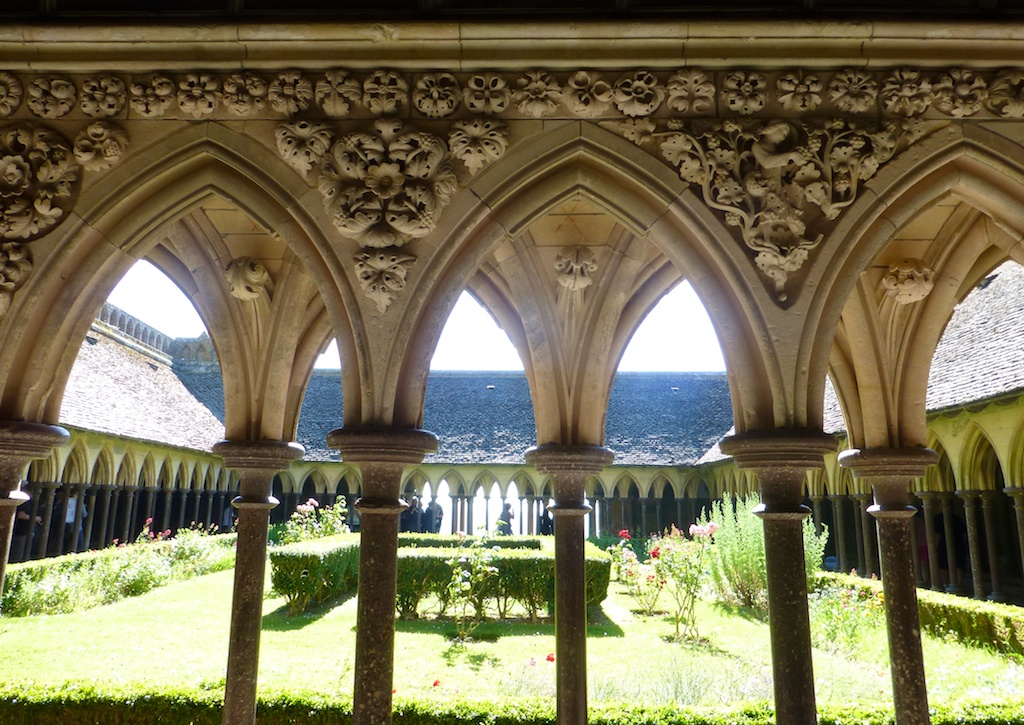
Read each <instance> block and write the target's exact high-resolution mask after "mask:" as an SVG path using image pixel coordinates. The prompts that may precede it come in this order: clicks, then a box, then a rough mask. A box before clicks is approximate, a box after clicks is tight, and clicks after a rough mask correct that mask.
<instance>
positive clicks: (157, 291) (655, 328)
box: [109, 262, 725, 372]
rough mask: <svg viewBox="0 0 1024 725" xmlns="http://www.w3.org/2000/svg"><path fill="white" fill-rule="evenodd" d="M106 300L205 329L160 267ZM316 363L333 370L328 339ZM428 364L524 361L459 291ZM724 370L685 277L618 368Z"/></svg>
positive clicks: (475, 366)
mask: <svg viewBox="0 0 1024 725" xmlns="http://www.w3.org/2000/svg"><path fill="white" fill-rule="evenodd" d="M109 300H110V303H111V304H113V305H115V306H117V307H120V308H121V309H122V310H124V311H125V312H127V313H128V314H130V315H134V316H135V317H137V318H139V319H140V320H142V321H143V322H145V323H146V324H148V325H151V326H153V327H155V328H156V329H158V330H160V331H161V332H163V333H164V334H166V335H170V336H171V337H198V336H199V335H200V334H202V332H203V330H204V329H205V328H204V326H203V323H202V320H200V319H199V315H198V314H197V313H196V311H195V308H194V307H192V303H191V302H190V301H189V300H188V298H187V297H185V295H184V294H183V293H182V292H181V290H180V289H178V287H177V286H176V285H175V284H174V283H173V282H171V280H170V279H168V278H167V277H166V276H165V275H164V274H163V273H162V272H160V271H159V270H157V269H156V267H154V266H152V265H151V264H149V263H148V262H138V263H136V265H135V266H134V267H132V268H131V270H130V271H129V272H128V274H126V275H125V276H124V279H122V280H121V282H120V283H118V285H117V287H115V288H114V291H113V292H111V294H110V298H109ZM317 367H318V368H338V367H340V361H339V359H338V348H337V346H336V345H335V344H334V342H333V341H332V342H331V345H330V347H329V348H328V350H327V352H325V353H324V355H322V356H321V358H320V360H319V361H318V362H317ZM430 369H431V370H522V369H523V363H522V361H521V360H520V359H519V356H518V355H517V354H516V351H515V348H513V347H512V343H511V342H509V339H508V337H507V336H506V335H505V333H504V332H502V330H501V329H500V328H499V327H498V326H497V324H496V323H495V322H494V319H493V318H492V317H491V316H490V315H489V314H487V312H486V311H485V310H484V309H483V308H482V307H481V306H480V305H479V304H477V302H476V300H474V299H473V298H472V297H471V296H470V295H468V294H466V293H465V292H464V293H462V296H461V297H459V300H458V302H457V303H456V304H455V309H454V310H452V314H451V316H450V317H449V318H448V322H447V324H446V325H445V328H444V330H443V331H442V333H441V339H440V340H439V341H438V344H437V349H436V350H435V351H434V357H433V359H432V360H431V361H430ZM720 370H725V362H724V361H723V359H722V351H721V348H720V347H719V345H718V338H717V337H716V336H715V332H714V328H712V326H711V320H710V319H708V316H707V312H705V310H704V307H703V305H701V303H700V301H699V300H698V299H697V295H696V294H695V293H694V292H693V288H692V287H690V285H689V284H688V283H686V282H684V283H683V284H681V285H679V286H678V287H677V288H676V289H674V290H673V291H672V292H670V293H669V294H667V295H665V297H664V298H663V299H662V300H661V302H660V303H659V304H658V306H657V307H655V308H654V309H653V310H652V311H651V313H650V314H649V315H648V316H647V319H645V320H644V321H643V323H642V324H641V325H640V328H639V329H638V330H637V331H636V334H634V335H633V339H632V340H631V341H630V343H629V346H628V347H627V348H626V352H625V354H624V355H623V356H622V361H621V363H620V364H619V371H620V372H622V371H665V372H675V371H720Z"/></svg>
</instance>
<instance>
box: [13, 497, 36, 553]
mask: <svg viewBox="0 0 1024 725" xmlns="http://www.w3.org/2000/svg"><path fill="white" fill-rule="evenodd" d="M23 491H24V492H25V493H27V494H28V495H29V496H30V497H31V499H32V503H31V505H30V506H29V512H28V518H29V521H31V522H32V526H31V527H30V528H29V530H28V536H26V537H25V543H24V545H23V546H22V548H21V551H19V552H18V554H19V559H18V561H28V560H29V559H31V558H32V551H33V548H32V547H33V546H35V540H36V536H38V535H39V534H40V533H41V532H40V531H39V528H40V527H39V526H36V519H37V518H38V516H39V498H40V493H41V492H42V488H41V487H40V486H39V484H38V483H33V482H26V483H25V487H24V489H23ZM15 511H17V507H15Z"/></svg>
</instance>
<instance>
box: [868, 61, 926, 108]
mask: <svg viewBox="0 0 1024 725" xmlns="http://www.w3.org/2000/svg"><path fill="white" fill-rule="evenodd" d="M879 100H880V101H881V103H882V108H883V109H884V110H886V111H888V112H889V113H892V114H895V115H897V116H920V115H921V114H922V113H924V112H925V111H927V110H928V106H930V105H931V103H932V84H931V82H930V81H929V80H928V79H927V78H925V77H924V76H922V75H921V73H920V72H919V71H916V70H913V69H911V68H900V69H899V70H895V71H893V72H892V73H891V74H890V75H889V77H888V78H886V79H885V82H884V83H882V93H881V95H880V96H879Z"/></svg>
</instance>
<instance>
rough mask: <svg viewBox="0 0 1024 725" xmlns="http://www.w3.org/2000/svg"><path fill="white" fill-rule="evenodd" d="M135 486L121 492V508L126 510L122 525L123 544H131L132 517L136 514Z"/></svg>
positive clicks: (121, 536) (121, 537)
mask: <svg viewBox="0 0 1024 725" xmlns="http://www.w3.org/2000/svg"><path fill="white" fill-rule="evenodd" d="M136 491H137V489H136V488H135V486H126V487H125V488H123V489H122V490H121V506H120V507H119V508H122V509H124V518H123V520H122V525H121V534H120V539H121V543H122V544H129V543H131V540H132V539H131V535H132V517H133V516H134V514H135V498H136V496H135V492H136Z"/></svg>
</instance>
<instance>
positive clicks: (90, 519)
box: [82, 486, 99, 551]
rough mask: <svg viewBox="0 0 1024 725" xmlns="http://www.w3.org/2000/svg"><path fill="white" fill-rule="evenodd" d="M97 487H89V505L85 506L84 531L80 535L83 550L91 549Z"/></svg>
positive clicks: (94, 526)
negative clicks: (83, 544) (83, 542)
mask: <svg viewBox="0 0 1024 725" xmlns="http://www.w3.org/2000/svg"><path fill="white" fill-rule="evenodd" d="M98 488H99V486H89V503H87V504H86V506H87V508H88V513H87V514H86V517H85V531H84V532H83V533H82V539H83V540H84V541H85V550H86V551H88V550H89V549H92V548H93V545H92V535H93V531H94V530H95V528H96V513H97V511H96V494H97V493H98V491H97V489H98Z"/></svg>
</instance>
